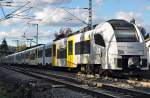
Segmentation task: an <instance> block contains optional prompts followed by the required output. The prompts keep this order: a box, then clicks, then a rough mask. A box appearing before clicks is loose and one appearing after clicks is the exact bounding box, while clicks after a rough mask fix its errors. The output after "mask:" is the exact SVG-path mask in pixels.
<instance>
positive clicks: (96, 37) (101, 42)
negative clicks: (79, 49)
mask: <svg viewBox="0 0 150 98" xmlns="http://www.w3.org/2000/svg"><path fill="white" fill-rule="evenodd" d="M94 40H95V44H97V45H100V46H103V47H105V41H104V39H103V37H102V35H100V34H95V35H94Z"/></svg>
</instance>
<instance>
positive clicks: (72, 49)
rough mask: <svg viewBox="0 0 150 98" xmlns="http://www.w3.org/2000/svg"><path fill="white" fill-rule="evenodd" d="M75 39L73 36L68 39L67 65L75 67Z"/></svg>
mask: <svg viewBox="0 0 150 98" xmlns="http://www.w3.org/2000/svg"><path fill="white" fill-rule="evenodd" d="M74 46H75V41H74V38H73V37H70V38H68V40H67V67H70V68H73V67H76V65H75V59H74V58H75V47H74Z"/></svg>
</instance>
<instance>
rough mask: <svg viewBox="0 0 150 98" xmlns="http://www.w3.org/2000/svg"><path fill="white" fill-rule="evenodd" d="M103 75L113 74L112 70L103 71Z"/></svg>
mask: <svg viewBox="0 0 150 98" xmlns="http://www.w3.org/2000/svg"><path fill="white" fill-rule="evenodd" d="M102 76H104V77H108V76H112V72H111V71H110V70H104V71H103V72H102Z"/></svg>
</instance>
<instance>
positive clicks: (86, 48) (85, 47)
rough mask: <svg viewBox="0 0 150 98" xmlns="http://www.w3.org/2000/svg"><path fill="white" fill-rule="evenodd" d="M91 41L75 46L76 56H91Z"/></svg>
mask: <svg viewBox="0 0 150 98" xmlns="http://www.w3.org/2000/svg"><path fill="white" fill-rule="evenodd" d="M90 45H91V43H90V40H87V41H82V42H78V43H76V44H75V54H89V53H90Z"/></svg>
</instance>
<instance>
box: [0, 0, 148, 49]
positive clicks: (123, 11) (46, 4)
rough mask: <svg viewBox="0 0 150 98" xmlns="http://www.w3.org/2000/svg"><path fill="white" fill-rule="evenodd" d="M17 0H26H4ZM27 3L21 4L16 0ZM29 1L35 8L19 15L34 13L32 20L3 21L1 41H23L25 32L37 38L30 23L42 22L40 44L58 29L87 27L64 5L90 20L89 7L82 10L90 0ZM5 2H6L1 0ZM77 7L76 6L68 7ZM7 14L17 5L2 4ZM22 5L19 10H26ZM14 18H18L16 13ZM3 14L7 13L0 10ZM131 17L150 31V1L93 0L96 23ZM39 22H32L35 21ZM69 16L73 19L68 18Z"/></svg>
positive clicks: (13, 19)
mask: <svg viewBox="0 0 150 98" xmlns="http://www.w3.org/2000/svg"><path fill="white" fill-rule="evenodd" d="M4 1H12V2H15V3H14V4H15V5H22V4H24V3H26V2H27V0H4ZM20 1H21V2H24V3H22V4H19V3H17V2H20ZM30 2H31V3H30V4H29V5H27V7H33V8H32V9H31V10H30V11H27V12H25V13H20V14H19V15H20V16H21V15H28V17H30V16H34V17H32V21H31V19H30V20H29V19H18V18H10V19H8V20H5V21H1V22H0V27H1V28H0V41H1V40H2V39H3V38H4V37H6V40H7V41H8V44H9V45H13V46H15V45H16V43H15V42H14V41H13V40H16V39H18V40H20V43H27V42H25V41H26V39H25V38H22V35H23V34H24V33H25V35H26V38H32V39H35V37H34V36H36V28H35V26H33V25H29V24H27V22H29V21H30V22H31V23H38V24H39V37H40V39H39V40H40V42H39V43H47V42H49V41H52V39H53V38H54V36H53V35H54V33H55V32H58V31H59V29H60V28H64V27H70V28H71V29H72V30H73V31H74V30H76V29H79V28H81V27H84V26H85V24H82V23H81V22H80V21H79V20H77V19H76V18H74V17H72V16H71V15H70V14H68V13H67V12H66V11H64V10H63V9H62V8H61V7H66V10H67V11H69V12H71V13H72V14H74V15H76V16H77V17H79V18H80V19H81V20H84V21H86V22H87V18H88V13H87V10H83V9H79V8H85V7H88V0H30ZM1 4H2V5H3V3H1ZM67 8H75V9H67ZM3 9H4V12H5V14H6V15H7V14H9V13H11V12H12V11H14V10H15V9H17V7H15V8H10V7H6V6H3ZM25 9H26V8H23V9H21V10H18V11H17V12H15V13H14V14H16V13H19V12H21V11H22V10H25ZM13 16H14V17H19V16H15V15H13ZM0 17H1V18H3V17H4V15H3V13H2V10H1V9H0ZM132 17H134V18H135V19H136V22H137V24H138V25H142V26H144V27H145V28H146V30H147V32H150V18H149V17H150V0H93V21H94V23H95V22H96V23H100V22H102V21H106V20H108V19H114V18H118V19H125V20H128V21H129V20H130V19H131V18H132ZM35 19H37V20H40V21H33V20H35ZM69 19H73V20H70V21H68V20H69Z"/></svg>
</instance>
